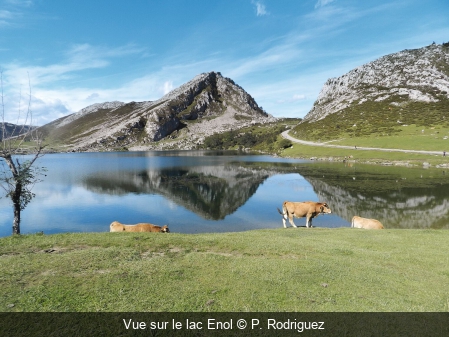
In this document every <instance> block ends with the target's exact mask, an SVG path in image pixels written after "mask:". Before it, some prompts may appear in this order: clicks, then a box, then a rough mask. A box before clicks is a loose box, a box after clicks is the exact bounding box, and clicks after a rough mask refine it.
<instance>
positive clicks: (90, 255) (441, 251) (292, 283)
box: [0, 224, 449, 312]
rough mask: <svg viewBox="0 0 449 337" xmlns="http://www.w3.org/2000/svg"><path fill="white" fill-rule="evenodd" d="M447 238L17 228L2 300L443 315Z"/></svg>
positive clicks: (62, 306)
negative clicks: (19, 231) (58, 231)
mask: <svg viewBox="0 0 449 337" xmlns="http://www.w3.org/2000/svg"><path fill="white" fill-rule="evenodd" d="M280 225H281V224H280ZM448 245H449V231H445V230H420V229H413V230H407V229H402V230H401V229H398V230H394V229H393V230H391V229H387V230H382V231H369V230H360V229H351V228H337V229H322V228H321V229H320V228H312V229H307V228H298V229H295V228H288V229H284V228H279V229H274V230H273V229H271V230H254V231H247V232H240V233H220V234H176V233H169V234H160V233H82V234H70V233H67V234H55V235H20V236H10V237H4V238H1V239H0V261H1V264H0V283H1V290H0V294H1V296H0V308H1V310H2V311H4V312H8V311H19V312H21V311H32V312H34V311H37V312H47V311H49V312H74V311H75V312H79V311H83V312H97V311H101V312H104V311H113V312H139V311H144V312H150V311H155V312H164V311H165V312H167V311H168V312H191V311H194V312H197V311H198V312H228V311H231V312H238V311H243V312H246V311H257V312H264V311H265V312H267V311H268V312H269V311H297V312H333V311H337V312H352V311H363V312H375V311H380V312H391V311H398V312H412V311H413V312H429V311H431V312H433V311H439V312H444V311H448V310H449V255H448V254H447V252H446V247H448Z"/></svg>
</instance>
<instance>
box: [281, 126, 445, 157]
mask: <svg viewBox="0 0 449 337" xmlns="http://www.w3.org/2000/svg"><path fill="white" fill-rule="evenodd" d="M289 131H290V130H286V131H284V132H282V137H284V138H285V139H288V140H290V141H292V142H294V143H299V144H304V145H310V146H323V147H333V148H340V149H352V150H354V146H348V145H333V144H328V143H317V142H310V141H306V140H300V139H297V138H294V137H292V136H290V135H289V134H288V132H289ZM357 150H376V151H386V152H407V153H421V154H435V155H443V153H442V152H441V151H422V150H402V149H385V148H379V147H364V146H357Z"/></svg>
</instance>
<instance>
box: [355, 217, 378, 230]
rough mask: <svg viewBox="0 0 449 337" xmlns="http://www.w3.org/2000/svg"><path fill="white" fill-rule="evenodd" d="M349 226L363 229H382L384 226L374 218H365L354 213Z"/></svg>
mask: <svg viewBox="0 0 449 337" xmlns="http://www.w3.org/2000/svg"><path fill="white" fill-rule="evenodd" d="M351 227H354V228H365V229H384V226H383V225H382V224H381V223H380V221H379V220H376V219H366V218H362V217H360V216H357V215H355V216H354V217H353V218H352V222H351Z"/></svg>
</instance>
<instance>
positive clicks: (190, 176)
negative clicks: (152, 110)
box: [83, 165, 269, 220]
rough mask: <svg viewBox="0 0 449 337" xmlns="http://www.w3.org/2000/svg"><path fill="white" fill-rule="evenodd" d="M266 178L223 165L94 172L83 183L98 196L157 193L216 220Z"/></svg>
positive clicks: (240, 203) (231, 210) (243, 200)
mask: <svg viewBox="0 0 449 337" xmlns="http://www.w3.org/2000/svg"><path fill="white" fill-rule="evenodd" d="M268 177H269V175H268V174H267V173H266V172H262V171H254V170H248V169H246V168H244V167H241V166H238V165H226V166H223V167H208V166H206V167H191V168H170V169H162V170H151V171H150V170H149V171H140V172H108V173H107V174H101V173H98V174H95V175H92V176H89V177H87V178H86V179H85V180H84V181H83V184H84V186H85V187H86V188H87V189H88V190H91V191H93V192H95V193H102V194H115V195H123V194H127V193H138V194H141V193H144V194H159V195H162V196H164V197H165V198H167V199H170V200H171V201H173V202H175V203H176V204H178V205H182V206H183V207H185V208H186V209H188V210H190V211H192V212H194V213H196V214H198V215H200V216H201V217H203V218H205V219H212V220H220V219H224V218H225V217H226V216H227V215H229V214H232V213H234V212H235V211H236V210H237V209H238V208H239V207H240V206H242V205H244V204H245V203H246V201H247V200H248V199H249V198H250V197H251V196H252V195H253V194H254V193H255V192H256V191H257V188H258V187H259V185H260V184H261V183H263V182H264V181H265V180H266V179H267V178H268Z"/></svg>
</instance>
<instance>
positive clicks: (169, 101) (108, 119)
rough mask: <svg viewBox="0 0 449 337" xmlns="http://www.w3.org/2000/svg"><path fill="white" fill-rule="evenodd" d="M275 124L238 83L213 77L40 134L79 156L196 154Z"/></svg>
mask: <svg viewBox="0 0 449 337" xmlns="http://www.w3.org/2000/svg"><path fill="white" fill-rule="evenodd" d="M274 120H275V118H274V117H272V116H270V115H268V114H267V113H266V112H265V111H263V110H262V108H261V107H259V106H258V104H257V103H256V101H255V100H254V98H252V97H251V96H250V95H249V94H248V93H247V92H246V91H245V90H243V88H241V87H240V86H238V85H237V84H235V83H234V81H232V80H231V79H229V78H225V77H223V76H222V75H221V74H220V73H219V72H209V73H203V74H200V75H198V76H196V77H195V78H194V79H192V80H191V81H189V82H187V83H185V84H183V85H182V86H180V87H179V88H177V89H174V90H173V91H171V92H169V93H168V94H167V95H165V96H163V97H162V98H160V99H159V100H156V101H146V102H130V103H123V102H107V103H100V104H94V105H91V106H89V107H86V108H84V109H82V110H81V111H79V112H77V113H75V114H72V115H69V116H66V117H63V118H60V119H58V120H56V121H53V122H51V123H49V124H47V125H44V126H43V127H41V128H40V131H41V132H42V133H43V134H44V137H45V139H46V140H47V141H48V142H49V143H51V144H55V145H62V146H65V147H67V148H68V149H71V150H77V151H90V150H92V151H97V150H113V149H118V148H128V149H136V150H142V149H169V148H180V149H192V148H195V147H196V146H197V145H198V144H201V143H202V142H203V141H204V137H205V136H208V135H211V134H213V133H216V132H222V131H227V130H230V129H236V128H240V127H244V126H248V125H250V124H253V123H266V122H272V121H274Z"/></svg>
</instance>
